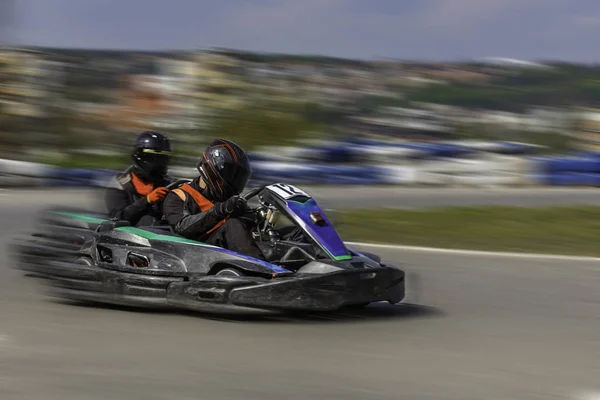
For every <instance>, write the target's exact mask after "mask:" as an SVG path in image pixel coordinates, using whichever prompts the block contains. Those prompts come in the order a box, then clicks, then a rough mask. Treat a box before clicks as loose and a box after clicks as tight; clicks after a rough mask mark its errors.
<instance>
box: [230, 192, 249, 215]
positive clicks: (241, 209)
mask: <svg viewBox="0 0 600 400" xmlns="http://www.w3.org/2000/svg"><path fill="white" fill-rule="evenodd" d="M247 210H248V203H247V202H246V199H244V198H243V197H238V196H236V201H235V206H234V209H233V212H232V213H231V216H232V217H234V218H235V217H240V216H242V215H244V214H245V213H246V211H247Z"/></svg>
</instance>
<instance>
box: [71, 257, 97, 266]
mask: <svg viewBox="0 0 600 400" xmlns="http://www.w3.org/2000/svg"><path fill="white" fill-rule="evenodd" d="M75 264H80V265H87V266H88V267H91V266H92V265H94V262H93V261H92V259H91V258H90V257H86V256H83V257H79V258H78V259H77V260H75Z"/></svg>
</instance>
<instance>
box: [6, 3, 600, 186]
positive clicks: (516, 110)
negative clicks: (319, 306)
mask: <svg viewBox="0 0 600 400" xmlns="http://www.w3.org/2000/svg"><path fill="white" fill-rule="evenodd" d="M50 3H52V5H51V4H50ZM234 3H236V4H235V6H234V5H233V3H232V5H231V7H232V8H231V9H230V8H229V7H228V6H215V5H214V4H213V3H211V2H206V1H204V2H203V1H198V2H191V1H182V0H180V1H176V2H174V3H173V5H171V6H166V5H165V4H161V3H160V2H156V1H149V2H139V1H131V0H130V1H125V2H117V1H111V0H104V1H91V2H75V1H68V0H53V1H46V0H21V1H17V0H2V1H1V2H0V4H1V7H2V10H1V11H0V15H1V17H0V18H1V22H0V23H1V24H2V25H1V35H2V39H3V40H2V48H1V50H0V77H1V78H0V121H1V122H0V137H1V139H2V140H1V141H0V158H1V159H3V161H0V173H2V176H0V184H3V185H4V186H9V185H14V184H18V185H24V186H31V185H33V186H35V185H45V186H47V185H59V186H65V185H68V186H73V185H78V186H80V185H84V186H86V185H92V186H93V185H96V184H98V182H102V179H104V177H105V176H107V175H109V174H111V173H112V171H114V170H118V169H121V168H123V167H124V166H125V165H126V164H127V162H128V154H129V151H130V146H131V143H132V141H133V138H134V137H135V136H136V135H137V134H138V133H139V132H141V131H143V130H157V131H160V132H163V133H166V134H168V135H169V136H170V137H171V138H172V139H173V141H174V146H175V159H174V161H173V164H174V165H173V171H172V172H173V174H174V175H178V176H181V177H188V175H190V174H191V176H194V174H195V170H194V168H193V166H194V165H195V158H196V157H197V156H198V155H199V153H200V152H201V149H202V148H203V146H204V145H205V144H207V143H208V142H209V141H210V140H211V139H212V138H214V137H227V138H229V139H232V140H234V141H237V142H238V143H240V144H241V145H243V146H246V148H247V149H248V150H249V151H251V152H252V154H251V156H252V161H253V166H254V175H253V181H254V183H256V182H261V181H273V180H285V181H287V182H289V183H311V184H321V183H322V184H373V185H375V184H379V185H381V184H389V185H430V184H434V185H442V186H448V185H462V184H469V185H474V184H475V185H561V186H565V185H566V186H596V185H598V184H600V162H598V161H597V160H598V159H600V156H598V154H597V153H596V152H597V151H599V149H600V136H599V135H598V128H599V127H600V122H599V121H600V108H598V107H599V104H600V66H598V65H596V64H595V63H594V62H590V60H589V57H587V56H589V53H588V52H587V50H586V49H585V47H586V45H584V44H582V43H581V41H580V40H579V39H580V38H579V37H578V35H575V34H574V33H572V32H571V33H570V34H568V35H565V37H564V38H561V40H562V41H564V42H568V43H572V45H573V46H581V47H582V49H580V51H579V53H578V54H577V55H576V56H575V57H571V54H569V52H573V51H575V50H573V48H571V47H563V50H560V51H556V52H555V51H553V50H550V51H549V50H548V49H549V46H548V45H547V43H546V45H545V46H541V45H540V41H541V40H544V39H545V40H547V41H548V42H551V40H550V39H548V38H545V36H544V35H542V34H540V33H539V32H535V29H534V28H535V26H536V25H535V23H539V22H535V23H534V22H531V24H532V32H533V33H531V34H530V35H529V36H531V37H528V36H527V35H519V34H517V33H518V32H517V33H514V32H510V33H509V32H507V31H506V29H504V28H502V29H501V30H500V28H499V27H498V25H501V24H502V22H503V21H510V19H511V18H512V17H511V16H510V12H516V11H515V10H514V9H513V6H512V5H508V4H507V5H504V6H502V5H497V6H491V5H488V6H483V4H484V3H486V2H477V1H460V2H457V4H456V5H455V7H450V6H448V5H443V4H439V2H435V1H428V2H422V4H421V3H419V4H420V5H419V4H417V2H413V1H407V2H399V3H395V2H389V1H381V2H377V3H378V4H377V5H375V4H373V5H372V6H366V5H365V4H360V3H359V2H352V1H351V2H340V1H338V2H335V1H333V2H325V3H327V4H325V3H321V2H318V1H312V2H309V3H310V4H309V3H306V4H304V5H303V6H301V5H296V4H294V3H293V2H282V3H281V4H277V3H272V4H271V3H269V2H258V3H257V4H255V5H254V6H250V5H248V4H244V3H239V2H234ZM238 3H239V4H238ZM400 3H402V4H403V5H401V4H400ZM459 3H460V4H459ZM533 3H536V2H533ZM559 3H561V2H557V3H556V4H554V5H546V6H543V5H539V7H538V9H535V12H534V10H533V9H532V10H529V11H528V12H530V13H531V15H532V16H533V15H536V13H537V15H544V16H545V18H550V19H552V18H554V19H561V20H562V19H565V18H566V17H564V16H561V15H560V13H561V12H564V10H565V9H564V5H563V6H561V5H560V4H559ZM584 3H585V2H584ZM536 4H537V3H536ZM475 5H477V6H475ZM209 6H210V7H209ZM207 7H208V8H207ZM486 7H489V10H488V9H487V8H486ZM446 8H448V10H452V12H453V13H454V14H452V13H451V14H448V15H447V16H446V18H447V19H448V20H447V21H438V20H437V19H442V18H443V16H442V15H441V13H442V11H443V10H445V9H446ZM584 10H585V6H583V5H582V8H581V9H580V10H579V9H576V10H575V11H576V12H575V15H574V16H573V18H575V20H573V21H571V23H572V24H574V26H575V25H577V26H579V28H578V29H580V30H581V29H582V28H581V23H580V22H581V21H579V20H578V19H577V18H579V19H581V18H582V17H581V16H580V14H579V13H581V12H582V11H584ZM500 11H501V13H500V14H499V16H498V18H497V19H498V21H494V23H491V25H490V26H489V27H488V31H485V32H486V33H483V34H482V33H477V32H478V31H477V29H479V28H480V24H481V21H479V20H477V17H476V16H475V15H471V14H472V13H476V12H480V13H481V17H482V18H488V17H490V16H491V15H493V13H495V12H500ZM461 12H463V13H464V15H461ZM360 13H365V19H364V21H363V24H362V25H361V24H358V23H356V21H355V18H357V15H358V14H360ZM385 13H391V14H390V18H391V15H395V16H396V17H397V19H398V22H405V23H406V22H407V20H409V19H410V18H409V17H411V16H413V17H416V16H418V17H419V18H421V19H422V20H423V21H422V22H423V25H422V26H421V27H419V26H416V25H415V23H414V21H413V22H412V23H410V24H406V26H405V27H404V28H403V29H400V30H398V31H397V32H394V31H390V30H391V29H392V28H393V24H392V21H389V19H387V18H386V17H385ZM507 13H508V14H507ZM213 14H214V15H213ZM455 14H456V15H455ZM505 14H506V15H505ZM244 15H246V18H242V16H244ZM327 16H329V17H330V18H333V19H332V21H334V22H335V23H336V24H339V25H340V26H339V31H338V32H336V33H335V34H331V35H330V36H328V38H327V40H324V41H323V42H322V43H319V41H311V40H310V39H311V38H316V37H318V35H317V33H315V32H312V33H311V29H316V30H317V32H319V31H320V30H322V29H324V27H323V23H324V22H325V20H326V19H327V18H326V17H327ZM296 17H297V18H298V21H293V20H294V18H296ZM576 17H577V18H576ZM215 18H221V20H219V21H221V22H220V23H217V22H216V21H217V20H216V19H215ZM253 18H255V19H256V21H264V22H265V23H270V24H273V26H274V28H273V30H272V31H269V30H265V29H262V28H261V29H254V30H252V32H253V33H252V35H254V36H256V40H250V39H249V38H246V37H244V36H243V32H244V26H241V27H240V26H239V24H240V21H242V20H243V21H245V23H246V24H247V25H249V24H251V22H252V21H253ZM336 18H337V19H336ZM369 18H371V19H373V20H371V19H369ZM436 18H437V19H436ZM465 18H467V22H465V24H466V25H465V28H464V31H462V32H456V29H457V26H456V24H457V23H458V21H459V20H461V19H465ZM540 18H541V17H540ZM288 20H289V22H290V23H291V24H292V25H290V26H289V27H288V31H286V30H285V27H284V26H283V25H284V23H283V21H288ZM567 20H568V18H567ZM311 21H312V22H311ZM349 21H350V22H353V23H349ZM436 21H437V22H436ZM578 21H579V22H578ZM425 22H427V23H425ZM332 23H333V22H332ZM378 23H382V24H384V27H379V26H378V25H377V24H378ZM444 23H445V24H446V25H447V26H446V25H444ZM588 23H589V24H591V22H589V21H588ZM227 24H233V25H227ZM258 24H259V23H258V22H257V26H258ZM303 24H304V28H303V29H300V28H301V26H302V25H303ZM311 24H312V25H311ZM432 24H434V25H432ZM435 24H437V25H435ZM157 26H159V27H160V28H158V29H157ZM311 26H312V27H313V28H309V27H311ZM384 28H385V29H384ZM543 28H544V29H546V30H547V29H549V27H548V26H546V25H545V24H544V26H543ZM588 28H589V27H588ZM127 29H129V30H130V32H128V31H127ZM444 29H447V30H448V32H449V33H448V34H449V35H450V36H449V37H447V38H446V37H444V38H442V37H440V36H439V33H440V32H441V31H443V30H444ZM590 29H591V28H590ZM382 31H385V32H387V35H384V36H381V35H380V33H381V32H382ZM577 33H579V34H580V35H583V34H584V33H586V32H585V31H584V32H577ZM587 33H588V34H589V33H590V32H587ZM342 34H344V35H347V38H342V37H338V36H341V35H342ZM475 34H477V35H483V37H482V39H481V40H482V41H481V42H476V41H475V38H474V37H473V36H474V35H475ZM278 35H281V37H280V38H279V39H276V38H274V36H278ZM286 35H289V38H286ZM398 35H400V36H401V37H400V38H398ZM411 35H412V36H411ZM501 35H507V36H506V38H504V39H502V40H503V42H502V43H500V44H498V43H497V42H499V41H502V40H501V38H502V36H501ZM409 37H410V38H412V39H410V40H409ZM433 38H436V40H438V41H439V43H438V44H432V40H433ZM486 38H487V39H486ZM459 39H460V40H459ZM514 39H519V40H520V41H521V42H523V41H524V42H525V43H521V42H519V43H517V42H515V41H514ZM486 40H487V41H489V43H490V45H489V46H486V45H485V42H486ZM528 42H530V43H529V44H528ZM211 43H219V44H224V45H228V44H232V45H236V44H237V45H238V46H239V47H233V46H232V47H229V46H227V47H224V46H213V45H211ZM261 43H264V46H263V49H261ZM353 43H354V44H353ZM508 43H514V44H513V45H512V46H513V47H514V51H512V52H510V51H509V52H506V51H501V52H499V53H498V54H496V53H495V48H498V49H500V50H502V49H506V48H510V46H508ZM444 44H445V46H442V45H444ZM469 46H470V47H469ZM527 46H530V49H531V51H530V53H532V52H533V54H536V53H539V54H540V56H539V57H538V58H539V59H537V58H536V59H535V60H532V57H523V58H510V57H508V56H510V55H511V54H513V53H515V54H517V55H521V54H522V53H525V51H523V50H522V48H527ZM255 49H256V50H255ZM264 49H274V50H278V49H282V50H285V51H265V50H264ZM561 51H562V52H563V53H562V54H561ZM373 53H377V54H379V55H377V54H373ZM313 54H317V55H313ZM345 54H347V56H345ZM469 54H472V55H469ZM504 55H507V57H503V56H504ZM563 55H564V56H563ZM411 57H414V59H415V60H412V61H411V60H410V58H411ZM576 58H579V59H580V60H576ZM597 108H598V109H597ZM31 163H35V165H33V164H31ZM34 172H35V173H34ZM22 176H28V177H29V178H30V179H24V178H22ZM191 176H189V177H191Z"/></svg>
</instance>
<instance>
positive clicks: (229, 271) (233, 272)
mask: <svg viewBox="0 0 600 400" xmlns="http://www.w3.org/2000/svg"><path fill="white" fill-rule="evenodd" d="M215 275H217V276H244V273H243V272H242V271H240V270H239V269H237V268H223V269H222V270H220V271H219V272H217V273H216V274H215Z"/></svg>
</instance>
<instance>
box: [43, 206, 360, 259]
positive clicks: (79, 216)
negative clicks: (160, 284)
mask: <svg viewBox="0 0 600 400" xmlns="http://www.w3.org/2000/svg"><path fill="white" fill-rule="evenodd" d="M54 213H55V214H58V215H62V216H64V217H69V218H74V219H78V220H80V221H84V222H90V223H93V224H101V223H102V222H105V221H108V220H107V219H101V218H96V217H90V216H89V215H86V214H81V213H74V212H67V211H57V212H54ZM116 230H119V231H123V232H128V233H132V234H134V235H138V236H141V237H143V238H145V239H148V240H160V241H163V242H173V243H186V244H192V245H196V246H203V247H213V248H217V247H218V246H212V245H209V244H207V243H203V242H198V241H195V240H190V239H186V238H182V237H177V236H169V235H161V234H158V233H154V232H149V231H146V230H143V229H139V228H134V227H131V226H124V227H120V228H116ZM327 252H328V253H329V254H330V255H331V256H332V257H333V259H334V260H336V261H344V260H351V259H352V256H350V255H343V256H337V257H336V256H334V255H333V254H331V253H330V252H329V250H327Z"/></svg>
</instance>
